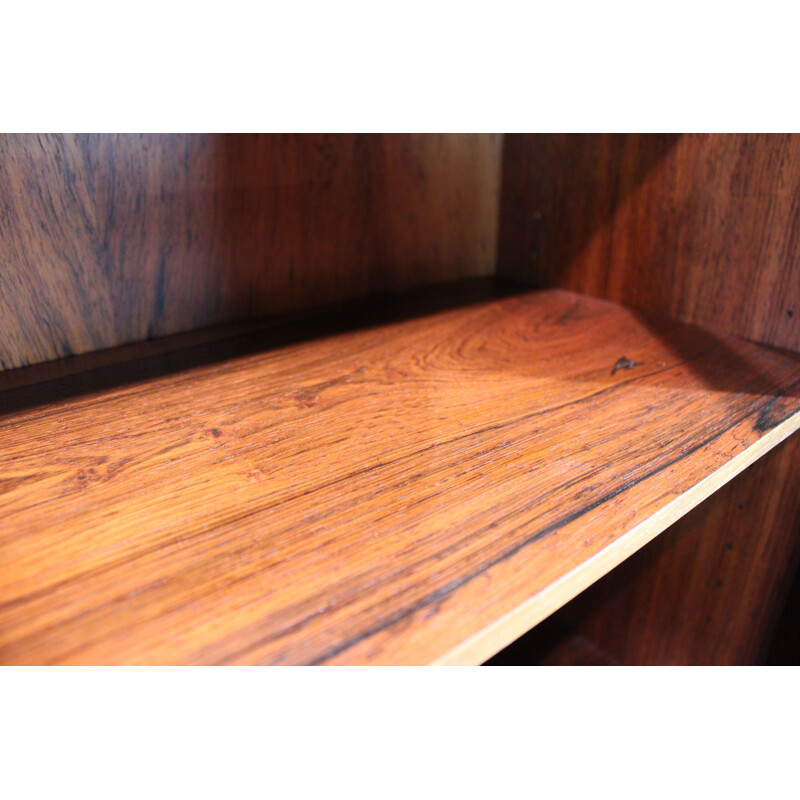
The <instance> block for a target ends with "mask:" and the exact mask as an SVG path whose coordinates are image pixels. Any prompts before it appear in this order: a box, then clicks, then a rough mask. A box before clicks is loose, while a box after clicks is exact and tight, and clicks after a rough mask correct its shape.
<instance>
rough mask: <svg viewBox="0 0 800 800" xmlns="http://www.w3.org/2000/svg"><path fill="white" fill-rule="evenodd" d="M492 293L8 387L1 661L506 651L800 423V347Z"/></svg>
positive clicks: (309, 323) (297, 325)
mask: <svg viewBox="0 0 800 800" xmlns="http://www.w3.org/2000/svg"><path fill="white" fill-rule="evenodd" d="M471 299H472V302H469V303H467V304H464V305H462V306H460V307H458V308H450V309H447V310H442V311H437V312H433V313H429V314H427V315H425V316H417V317H416V318H413V319H402V318H399V317H398V315H397V314H394V316H392V314H393V313H394V312H390V311H387V310H385V309H376V308H373V309H370V310H369V311H368V312H367V313H366V315H365V314H364V313H361V314H360V315H359V317H358V318H357V319H355V320H354V318H353V316H352V315H351V314H349V313H348V312H341V313H331V314H328V315H323V316H322V317H320V318H314V320H310V319H309V318H308V317H305V316H303V317H298V318H295V319H294V320H293V321H291V322H290V323H286V324H285V325H284V324H278V323H271V322H270V323H268V324H266V325H260V326H255V327H254V328H252V329H245V328H243V329H237V330H236V331H235V332H233V333H232V332H231V331H228V332H226V333H224V335H223V334H219V335H218V334H213V335H212V334H206V333H204V334H198V335H195V336H194V337H189V338H184V339H183V340H180V342H181V344H182V345H184V347H183V349H182V350H181V351H179V352H172V351H170V350H169V349H168V348H166V347H165V345H163V344H156V345H151V346H149V347H150V349H148V348H147V346H137V347H136V348H131V349H129V350H126V351H123V355H124V356H125V357H126V358H129V359H130V360H129V361H125V362H119V360H118V359H119V354H111V355H109V354H95V355H94V356H90V357H86V359H85V360H83V361H82V360H80V359H75V360H72V361H70V362H64V363H63V364H61V365H56V366H46V367H39V368H31V369H30V370H25V371H23V370H20V371H15V372H13V373H9V374H7V375H5V376H3V377H2V382H0V387H4V391H3V393H2V395H0V413H1V414H2V416H0V432H1V433H2V442H3V448H2V452H0V564H2V567H1V568H0V570H1V573H0V577H1V580H0V661H2V662H3V663H204V664H205V663H278V664H280V663H283V664H297V663H376V664H377V663H480V662H481V661H483V660H485V659H486V658H487V657H489V656H490V655H492V654H493V653H495V652H497V651H498V650H499V649H500V648H501V647H503V646H505V645H506V644H508V643H509V642H510V641H512V640H513V639H514V638H516V637H517V636H519V635H520V634H521V633H522V632H524V631H525V630H527V629H529V628H530V627H531V626H533V625H535V624H536V623H538V622H539V621H541V620H542V619H544V618H545V617H546V616H548V615H549V614H550V613H552V612H553V611H554V610H555V609H557V608H558V607H559V606H561V605H562V604H563V603H565V602H566V601H567V600H569V599H571V598H572V597H574V596H575V595H576V594H577V593H579V592H580V591H582V590H583V589H584V588H585V587H587V586H588V585H589V584H591V583H592V582H594V581H595V580H597V579H598V578H599V577H600V576H602V575H603V574H605V573H606V572H608V571H609V570H610V569H612V568H613V567H614V566H615V565H617V564H618V563H620V561H622V560H623V559H624V558H626V557H627V556H628V555H630V554H631V553H633V552H634V551H635V550H637V549H638V548H640V547H641V546H642V545H643V544H645V543H646V542H647V541H649V540H650V539H651V538H653V537H654V536H655V535H657V534H658V533H659V532H661V531H662V530H664V528H666V527H667V526H668V525H669V524H670V523H672V522H673V521H674V520H676V519H677V518H679V517H680V516H681V515H683V514H684V513H686V512H687V511H688V510H689V509H690V508H692V507H693V506H694V505H696V504H697V503H698V502H699V501H701V500H702V499H703V498H705V497H707V496H708V495H709V494H711V493H712V492H713V491H714V490H715V489H717V488H718V487H719V486H721V485H722V484H723V483H725V482H726V481H727V480H729V479H730V478H732V477H733V476H734V475H735V474H737V473H738V472H739V471H741V470H742V469H743V468H744V467H745V466H747V465H748V464H749V463H751V462H752V461H754V460H755V459H756V458H758V457H759V456H760V455H761V454H763V453H764V452H766V451H767V450H769V449H770V448H771V447H773V446H775V445H776V444H777V443H778V442H780V441H781V440H782V439H783V438H785V437H786V436H788V435H789V434H790V433H791V432H792V431H794V430H795V429H796V428H797V427H799V426H800V358H799V357H798V356H796V355H794V356H793V355H791V354H787V353H784V352H780V351H776V350H772V349H769V348H765V347H760V346H757V345H754V344H751V343H748V342H745V341H741V340H736V339H726V338H721V337H718V336H715V335H711V334H709V333H707V332H704V331H702V330H700V329H698V328H694V327H691V326H686V325H682V324H679V323H676V322H673V321H671V320H669V319H663V318H658V317H651V316H643V315H637V314H636V313H634V312H631V311H628V310H626V309H624V308H621V307H618V306H615V305H612V304H609V303H606V302H603V301H599V300H594V299H590V298H588V297H584V296H581V295H576V294H572V293H570V292H566V291H558V290H548V291H536V292H526V293H524V294H518V295H512V296H507V297H500V298H495V299H488V300H484V301H481V302H475V300H476V297H474V296H473V297H472V298H471ZM381 319H393V320H394V321H392V322H388V323H386V324H377V322H378V321H379V320H381ZM320 320H322V321H320ZM365 321H366V322H368V323H370V324H369V325H368V326H367V327H358V326H359V325H361V324H362V323H364V322H365ZM351 327H352V328H353V329H352V330H348V328H351ZM234 333H235V335H234ZM214 336H216V337H218V340H214V339H213V337H214ZM304 337H305V338H306V340H305V341H304V340H303V339H304ZM65 364H66V366H65ZM82 367H86V368H87V369H86V370H85V371H80V370H81V368H82ZM68 373H72V374H68Z"/></svg>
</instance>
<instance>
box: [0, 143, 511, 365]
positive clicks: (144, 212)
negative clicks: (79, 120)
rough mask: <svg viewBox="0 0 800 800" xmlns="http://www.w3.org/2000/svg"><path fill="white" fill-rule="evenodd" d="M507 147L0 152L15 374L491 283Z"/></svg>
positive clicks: (4, 276)
mask: <svg viewBox="0 0 800 800" xmlns="http://www.w3.org/2000/svg"><path fill="white" fill-rule="evenodd" d="M500 151H501V137H499V136H495V135H467V134H441V135H440V134H437V135H411V134H409V135H405V134H403V135H366V134H363V135H316V134H315V135H295V134H293V135H110V134H109V135H20V136H0V368H1V369H9V368H12V367H17V366H21V365H24V364H30V363H37V362H41V361H47V360H50V359H55V358H59V357H62V356H67V355H70V354H74V353H83V352H88V351H93V350H97V349H102V348H107V347H112V346H115V345H119V344H123V343H127V342H135V341H140V340H143V339H147V338H152V337H157V336H162V335H165V334H170V333H175V332H179V331H185V330H191V329H194V328H198V327H204V326H208V325H213V324H217V323H221V322H228V321H234V320H239V319H244V318H248V317H253V316H258V315H262V314H268V313H272V312H283V311H288V310H292V309H296V308H300V307H305V306H311V305H316V304H324V303H327V302H333V301H337V300H341V299H347V298H353V297H359V296H367V295H369V294H371V293H377V292H381V291H389V290H394V289H400V288H408V287H412V286H420V285H426V284H431V283H437V282H444V281H449V280H451V279H456V278H464V277H475V276H482V275H487V274H490V273H492V272H493V271H494V267H495V254H496V251H497V244H496V229H497V218H498V203H499V174H500Z"/></svg>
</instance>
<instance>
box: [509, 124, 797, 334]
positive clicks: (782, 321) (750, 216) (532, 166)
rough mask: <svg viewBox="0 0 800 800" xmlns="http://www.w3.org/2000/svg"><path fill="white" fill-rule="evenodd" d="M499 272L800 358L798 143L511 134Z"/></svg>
mask: <svg viewBox="0 0 800 800" xmlns="http://www.w3.org/2000/svg"><path fill="white" fill-rule="evenodd" d="M498 263H499V267H500V272H501V273H505V274H508V275H513V276H516V277H520V278H523V279H526V280H529V281H531V282H534V283H538V284H541V285H543V286H559V287H563V288H567V289H572V290H574V291H579V292H583V293H586V294H591V295H594V296H596V297H602V298H605V299H608V300H612V301H614V302H617V303H622V304H624V305H627V306H631V307H633V308H640V309H646V310H649V311H657V312H663V313H666V314H668V315H670V316H673V317H677V318H679V319H681V320H683V321H686V322H692V323H696V324H698V325H703V326H705V327H707V328H711V329H712V330H715V331H718V332H720V333H727V334H733V335H736V336H742V337H744V338H747V339H751V340H754V341H758V342H763V343H766V344H771V345H776V346H779V347H785V348H789V349H792V350H800V135H772V134H757V135H756V134H684V135H680V136H679V135H674V134H657V135H656V134H613V135H612V134H603V135H594V134H591V135H589V134H587V135H549V134H548V135H509V136H507V137H506V140H505V144H504V155H503V198H502V203H501V222H500V237H499V258H498Z"/></svg>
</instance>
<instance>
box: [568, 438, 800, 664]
mask: <svg viewBox="0 0 800 800" xmlns="http://www.w3.org/2000/svg"><path fill="white" fill-rule="evenodd" d="M798 464H800V437H797V436H794V437H792V438H791V439H789V440H788V441H786V442H784V443H782V444H781V445H780V446H779V447H777V448H776V449H775V450H774V451H773V452H771V453H769V454H768V455H766V456H765V457H764V458H763V459H761V460H760V461H759V462H758V463H757V464H755V465H753V466H752V467H751V468H750V469H748V470H747V472H745V473H744V474H742V475H740V476H738V477H737V478H736V479H734V480H733V481H731V483H730V484H728V485H727V486H725V487H723V488H722V489H720V490H719V491H718V492H716V493H715V494H714V495H713V496H712V497H710V498H709V499H708V500H706V501H705V502H704V503H702V504H701V505H700V506H698V507H697V508H696V509H694V510H693V511H692V512H691V513H690V514H688V515H687V516H686V517H684V518H683V519H681V520H680V521H679V522H677V523H675V525H673V526H672V527H671V528H670V529H669V530H667V531H665V532H664V533H663V534H662V535H661V536H659V537H658V539H656V540H655V541H654V542H652V543H651V544H649V545H648V546H647V547H645V548H643V549H642V550H641V551H640V552H639V553H637V554H636V555H635V556H633V557H632V558H631V559H629V560H628V561H627V562H626V563H625V564H623V565H621V566H620V567H619V569H617V570H615V571H614V573H613V574H612V575H609V576H608V577H607V578H605V579H603V580H601V581H599V582H598V583H596V584H595V585H594V586H592V587H591V588H590V589H588V590H587V591H586V592H585V594H584V595H583V596H581V597H580V598H577V599H576V600H575V601H574V602H573V604H572V605H571V606H569V607H567V608H566V609H564V613H563V619H564V620H565V621H566V622H568V623H569V624H570V625H571V626H573V627H574V628H575V629H576V630H578V631H580V632H581V633H582V634H584V635H585V636H587V637H589V638H590V639H591V640H592V641H594V642H598V643H600V645H601V646H602V647H603V648H604V649H605V650H607V651H608V652H609V653H611V654H613V656H614V657H616V658H617V659H619V660H620V661H622V662H624V663H626V664H635V665H636V664H758V663H763V662H764V661H765V659H766V656H767V651H768V649H769V646H770V644H771V641H772V634H773V630H774V628H775V624H776V622H777V620H778V618H779V616H780V613H781V609H782V608H783V605H784V602H785V600H786V596H787V594H788V590H789V587H790V585H791V580H792V577H793V575H794V573H795V570H796V569H797V564H798V557H800V536H799V535H798V534H800V494H798V492H797V482H796V477H797V466H798ZM783 486H787V487H790V488H789V489H788V490H784V491H781V487H783ZM776 487H777V490H776ZM796 622H797V621H796V620H795V625H796Z"/></svg>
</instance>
